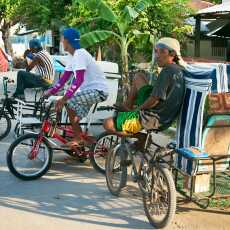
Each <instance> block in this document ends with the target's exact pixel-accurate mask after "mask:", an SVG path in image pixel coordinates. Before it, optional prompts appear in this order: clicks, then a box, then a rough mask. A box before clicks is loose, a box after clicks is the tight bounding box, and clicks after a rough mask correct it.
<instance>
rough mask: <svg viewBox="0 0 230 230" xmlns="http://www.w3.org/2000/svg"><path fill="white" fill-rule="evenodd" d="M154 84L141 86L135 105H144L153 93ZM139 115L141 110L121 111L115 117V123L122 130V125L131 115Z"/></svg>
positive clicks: (118, 129) (117, 128)
mask: <svg viewBox="0 0 230 230" xmlns="http://www.w3.org/2000/svg"><path fill="white" fill-rule="evenodd" d="M152 90H153V86H152V85H145V86H143V87H142V88H140V89H139V90H138V92H137V98H136V100H135V105H137V106H140V105H142V104H143V103H144V102H145V101H146V99H148V98H149V97H150V95H151V93H152ZM136 116H139V112H119V113H118V114H117V116H116V117H115V118H114V124H115V128H116V130H117V131H122V125H123V124H124V123H125V121H126V120H128V119H129V118H130V117H136Z"/></svg>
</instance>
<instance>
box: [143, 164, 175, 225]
mask: <svg viewBox="0 0 230 230" xmlns="http://www.w3.org/2000/svg"><path fill="white" fill-rule="evenodd" d="M148 172H149V173H148V182H149V183H148V185H147V186H146V187H148V188H149V191H148V193H147V194H144V195H143V204H144V211H145V214H146V216H147V218H148V220H149V223H150V224H151V225H152V226H153V227H154V228H164V227H166V226H167V225H169V224H170V223H171V221H172V220H173V217H174V215H175V212H176V189H175V184H174V181H173V177H172V174H171V172H170V171H169V170H168V169H167V168H166V167H164V166H162V165H159V166H150V170H149V171H148Z"/></svg>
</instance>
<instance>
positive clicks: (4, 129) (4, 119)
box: [0, 112, 11, 140]
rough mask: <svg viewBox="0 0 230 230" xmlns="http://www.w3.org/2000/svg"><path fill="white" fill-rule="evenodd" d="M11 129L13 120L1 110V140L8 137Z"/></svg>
mask: <svg viewBox="0 0 230 230" xmlns="http://www.w3.org/2000/svg"><path fill="white" fill-rule="evenodd" d="M10 129H11V120H10V118H9V116H8V115H7V114H6V113H5V112H0V140H2V139H3V138H4V137H6V136H7V135H8V134H9V132H10Z"/></svg>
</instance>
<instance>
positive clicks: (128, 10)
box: [119, 0, 155, 34]
mask: <svg viewBox="0 0 230 230" xmlns="http://www.w3.org/2000/svg"><path fill="white" fill-rule="evenodd" d="M154 1H155V0H140V1H138V2H137V4H136V6H135V7H134V8H133V7H130V6H125V8H124V12H123V14H122V15H121V17H120V19H119V25H120V26H119V28H120V31H121V33H122V34H124V33H125V31H126V30H127V28H128V27H129V24H130V23H132V22H133V21H134V20H135V19H136V18H137V17H138V16H139V14H140V13H141V12H142V11H144V10H145V9H146V8H147V7H149V6H151V5H152V4H153V3H154Z"/></svg>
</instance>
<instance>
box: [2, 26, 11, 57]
mask: <svg viewBox="0 0 230 230" xmlns="http://www.w3.org/2000/svg"><path fill="white" fill-rule="evenodd" d="M2 40H3V43H4V47H5V51H6V53H7V54H9V55H11V56H13V49H12V44H11V42H10V27H9V26H8V27H7V28H4V29H2Z"/></svg>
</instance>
